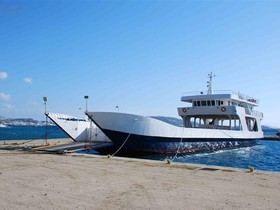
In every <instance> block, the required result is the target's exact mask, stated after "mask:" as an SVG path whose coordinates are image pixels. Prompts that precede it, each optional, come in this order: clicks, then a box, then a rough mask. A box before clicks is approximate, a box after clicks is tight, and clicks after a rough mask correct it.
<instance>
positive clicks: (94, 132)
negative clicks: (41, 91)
mask: <svg viewBox="0 0 280 210" xmlns="http://www.w3.org/2000/svg"><path fill="white" fill-rule="evenodd" d="M46 116H47V117H48V118H49V119H50V120H51V121H53V122H54V123H55V124H56V125H57V126H58V127H59V128H60V129H62V130H63V131H64V132H65V133H66V134H67V135H68V136H69V137H70V138H71V139H73V140H74V141H82V142H86V141H93V142H94V141H104V142H111V141H110V140H109V139H108V137H107V136H106V135H105V134H104V133H103V132H102V131H101V130H100V129H99V128H98V127H97V126H96V125H95V124H94V123H92V122H90V121H88V120H87V119H85V118H80V117H74V116H71V115H66V114H57V113H46Z"/></svg>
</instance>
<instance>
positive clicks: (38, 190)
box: [0, 150, 280, 210]
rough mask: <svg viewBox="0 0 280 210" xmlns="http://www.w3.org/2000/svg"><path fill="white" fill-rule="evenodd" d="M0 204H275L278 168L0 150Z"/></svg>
mask: <svg viewBox="0 0 280 210" xmlns="http://www.w3.org/2000/svg"><path fill="white" fill-rule="evenodd" d="M0 158H1V161H0V197H1V208H2V209H209V210H210V209H262V210H263V209H266V210H269V209H273V210H275V209H278V210H279V207H280V199H279V198H280V197H279V195H280V173H278V172H265V171H253V172H251V173H249V170H247V169H236V168H226V167H216V166H206V165H193V164H182V163H172V164H167V163H166V162H163V161H150V160H136V159H128V158H118V157H113V158H107V157H103V156H92V155H90V156H89V155H77V154H66V155H56V154H55V155H54V154H45V153H42V154H40V153H36V152H35V153H32V152H30V151H16V150H0Z"/></svg>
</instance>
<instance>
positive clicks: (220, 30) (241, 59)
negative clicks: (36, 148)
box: [0, 0, 280, 127]
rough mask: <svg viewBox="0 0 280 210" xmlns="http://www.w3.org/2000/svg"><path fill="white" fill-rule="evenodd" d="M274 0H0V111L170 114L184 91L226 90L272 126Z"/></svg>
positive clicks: (279, 56) (275, 106) (278, 56)
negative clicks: (249, 102)
mask: <svg viewBox="0 0 280 210" xmlns="http://www.w3.org/2000/svg"><path fill="white" fill-rule="evenodd" d="M279 69H280V1H261V0H258V1H253V0H244V1H237V0H236V1H234V0H226V1H215V0H209V1H187V0H185V1H183V0H182V1H181V0H174V1H169V0H157V1H156V0H153V1H152V0H143V1H137V0H129V1H120V0H111V1H110V0H104V1H94V0H92V1H74V0H72V1H71V0H68V1H66V0H60V1H58V0H57V1H56V0H50V1H44V0H42V1H35V0H33V1H28V0H25V1H19V0H9V1H8V0H0V116H4V117H12V118H16V117H30V118H34V119H38V120H43V119H44V117H45V116H44V109H45V108H44V102H43V97H44V96H46V97H48V103H47V111H50V112H56V113H65V114H73V115H83V112H84V111H85V100H84V96H85V95H88V96H89V100H88V110H90V111H117V109H116V106H118V107H119V111H120V112H125V113H134V114H139V115H145V116H169V117H177V118H179V116H178V113H177V107H182V106H187V105H188V104H187V103H184V102H181V101H180V98H181V96H182V94H183V93H184V92H191V91H202V90H207V87H206V85H207V84H206V82H207V80H208V77H207V75H208V73H210V72H213V73H214V74H215V75H216V77H215V78H214V79H213V89H214V90H234V91H240V92H242V93H244V94H246V95H249V96H253V97H255V98H258V99H259V100H260V106H259V107H258V108H257V110H258V111H261V112H263V113H264V119H263V122H262V124H264V125H270V126H276V127H280V122H279V121H278V118H279V104H280V97H279V95H278V92H279V89H280V82H279V79H280V70H279Z"/></svg>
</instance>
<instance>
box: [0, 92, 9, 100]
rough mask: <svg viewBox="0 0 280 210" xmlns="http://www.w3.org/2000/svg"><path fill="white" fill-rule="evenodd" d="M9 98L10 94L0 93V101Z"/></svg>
mask: <svg viewBox="0 0 280 210" xmlns="http://www.w3.org/2000/svg"><path fill="white" fill-rule="evenodd" d="M10 98H11V96H10V95H8V94H5V93H0V100H2V101H9V100H10Z"/></svg>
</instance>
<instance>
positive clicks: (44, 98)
mask: <svg viewBox="0 0 280 210" xmlns="http://www.w3.org/2000/svg"><path fill="white" fill-rule="evenodd" d="M43 100H44V104H45V115H46V133H45V140H46V145H48V117H47V102H48V98H47V97H46V96H45V97H43Z"/></svg>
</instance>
